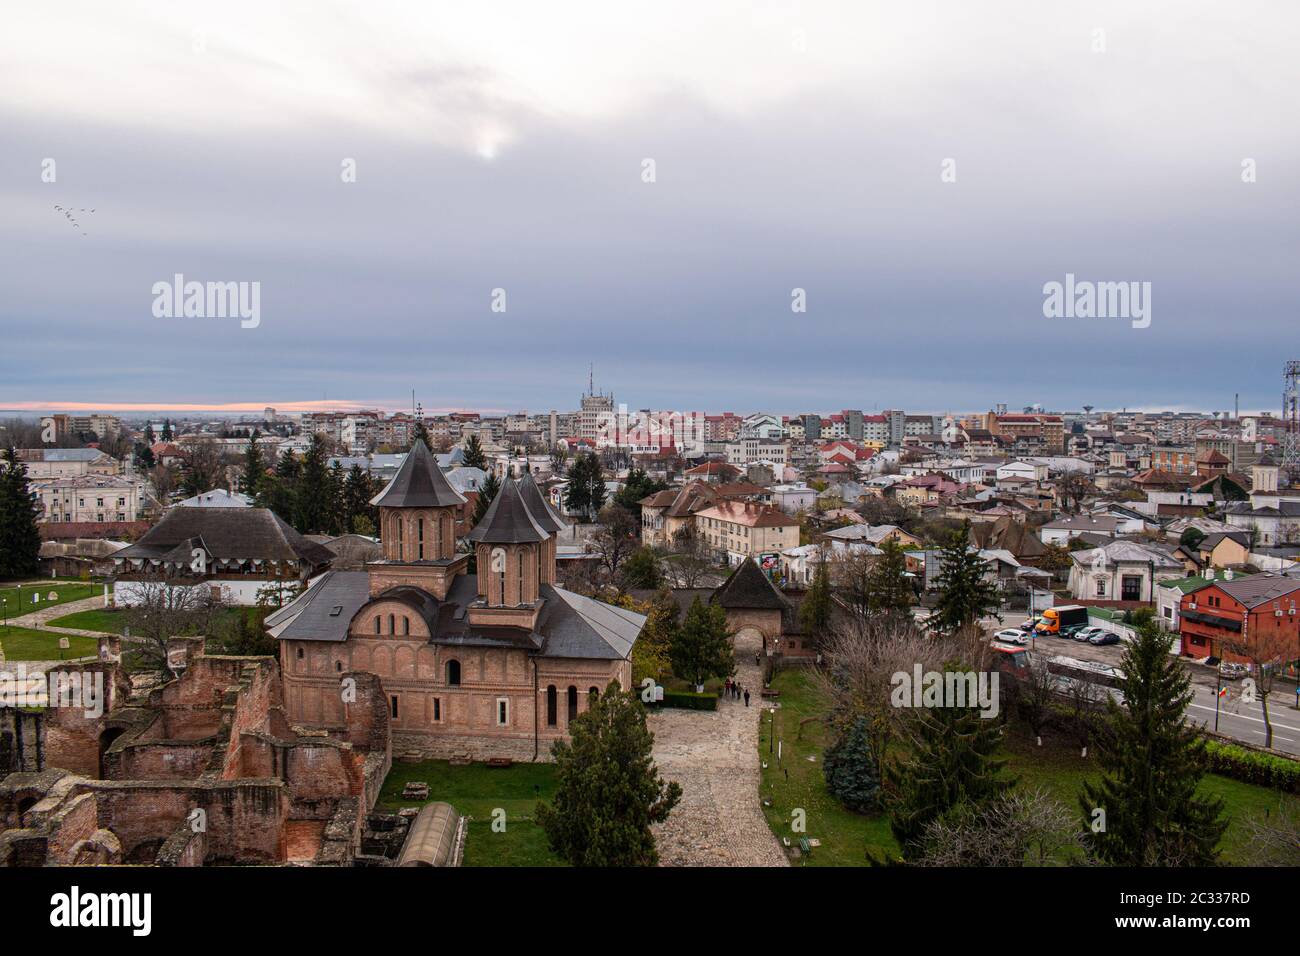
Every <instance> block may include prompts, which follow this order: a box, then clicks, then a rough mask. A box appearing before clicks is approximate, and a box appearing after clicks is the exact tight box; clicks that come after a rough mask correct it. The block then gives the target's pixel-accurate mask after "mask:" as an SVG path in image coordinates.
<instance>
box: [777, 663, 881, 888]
mask: <svg viewBox="0 0 1300 956" xmlns="http://www.w3.org/2000/svg"><path fill="white" fill-rule="evenodd" d="M772 686H773V688H775V689H777V690H779V691H780V692H781V697H780V706H778V707H777V708H776V714H775V715H774V718H775V721H776V739H777V740H778V741H780V742H781V757H782V759H781V764H780V766H778V765H777V761H776V754H775V753H774V752H773V750H772V747H773V745H772V734H771V728H772V720H773V715H770V714H768V713H767V712H766V711H765V712H764V713H763V714H762V719H761V723H760V724H759V740H758V748H759V757H760V759H761V760H762V761H765V762H766V763H767V767H766V768H764V769H763V770H762V772H761V776H762V782H761V784H760V787H759V796H760V797H761V798H762V799H763V800H764V801H770V803H771V805H770V806H764V807H763V814H764V816H766V817H767V823H768V826H770V827H771V828H772V832H773V833H775V834H776V835H777V838H778V839H780V838H783V837H784V838H788V839H789V840H790V842H791V843H796V844H797V842H798V840H799V838H800V837H803V836H807V837H810V838H812V839H816V840H820V841H821V846H819V847H816V848H815V849H814V850H813V852H812V855H811V856H807V857H801V858H800V859H798V860H796V861H795V865H796V866H866V865H867V863H868V861H867V851H868V850H870V851H871V852H872V853H873V854H875V855H876V856H879V857H886V856H891V857H892V856H896V855H897V853H898V844H897V842H896V841H895V840H894V836H893V834H892V833H890V832H889V820H888V818H886V817H885V816H884V815H883V814H877V815H875V816H862V815H860V814H856V813H851V812H849V811H848V810H845V809H844V807H842V806H841V805H840V802H839V801H838V800H836V799H835V798H834V797H832V796H831V795H830V794H829V793H827V792H826V778H825V777H824V776H823V775H822V763H821V758H822V751H823V750H824V749H825V748H826V746H828V745H829V744H830V743H831V741H830V740H829V739H828V737H829V735H828V734H827V733H826V730H825V728H824V727H823V726H822V724H821V722H820V721H813V722H810V723H806V724H804V725H803V728H802V731H801V730H800V726H799V722H800V720H801V719H802V718H805V717H813V716H818V715H820V714H821V713H823V711H824V708H823V707H822V703H821V699H820V695H819V693H818V692H817V691H816V689H815V688H814V687H813V686H812V685H811V683H810V682H809V681H808V676H807V674H806V673H804V672H802V671H799V670H795V669H789V670H784V671H781V672H780V673H779V674H777V675H776V677H775V679H774V680H773V682H772ZM809 757H813V758H815V759H814V760H813V761H809V760H808V758H809ZM796 809H802V810H803V811H805V813H806V815H807V816H806V820H807V827H806V830H805V832H803V833H796V832H794V831H793V830H792V822H793V820H794V816H793V813H794V811H795V810H796Z"/></svg>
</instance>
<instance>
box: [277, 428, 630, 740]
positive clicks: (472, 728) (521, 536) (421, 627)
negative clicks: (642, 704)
mask: <svg viewBox="0 0 1300 956" xmlns="http://www.w3.org/2000/svg"><path fill="white" fill-rule="evenodd" d="M372 504H374V505H376V506H378V508H379V523H380V535H381V538H382V542H383V549H382V557H381V558H380V559H379V560H376V561H372V562H370V563H368V564H367V565H366V566H365V570H362V571H330V572H327V573H326V574H325V575H324V576H323V577H322V578H321V579H320V580H318V581H317V582H316V583H315V584H314V585H313V586H312V587H311V588H310V589H309V590H308V591H307V592H305V593H304V594H303V595H301V596H300V597H299V598H298V599H297V600H295V601H294V602H293V603H291V604H289V605H287V606H286V607H284V608H282V609H281V610H279V611H277V612H276V613H275V614H273V615H271V616H270V617H268V618H267V621H266V626H267V629H268V631H269V633H270V634H271V636H272V637H274V638H276V639H277V640H278V641H279V642H280V662H281V670H282V673H283V683H284V699H285V709H286V711H287V714H288V716H289V719H290V720H291V721H292V722H293V723H295V724H301V725H304V726H307V727H317V728H321V729H336V728H339V727H341V726H343V723H344V706H345V703H344V697H345V696H346V688H345V687H343V686H342V685H341V681H340V677H341V676H342V675H343V674H346V673H347V672H349V671H363V672H369V673H372V674H374V675H376V676H377V677H378V678H379V679H380V681H381V683H382V685H383V689H384V693H385V696H386V697H387V703H388V708H389V717H390V726H391V728H392V738H393V744H392V749H393V754H394V755H395V756H398V755H408V754H409V755H412V756H414V755H417V754H418V755H420V756H422V757H439V758H451V759H454V758H472V759H475V760H484V759H490V758H493V757H508V758H511V759H514V760H545V759H548V758H549V755H550V748H551V743H552V742H553V741H555V740H557V739H560V738H563V737H564V736H565V735H566V734H567V732H568V727H569V723H570V722H571V721H572V720H573V719H574V718H575V717H576V716H577V715H578V714H580V713H582V712H583V711H585V710H586V708H587V704H588V701H589V699H590V695H592V694H595V693H597V692H598V691H600V690H603V689H604V688H605V686H606V685H607V684H608V683H609V682H610V681H611V680H617V681H618V682H619V683H620V684H621V686H622V687H624V688H625V689H626V688H629V687H630V686H631V683H632V664H631V660H630V656H631V652H632V645H633V643H634V642H635V641H636V639H637V636H638V635H639V634H640V633H641V628H642V627H643V626H644V624H645V618H644V616H642V615H640V614H634V613H632V612H630V611H626V610H623V609H621V608H617V607H613V606H611V605H609V604H605V603H603V602H601V601H596V600H593V599H591V598H586V597H582V596H581V595H578V594H574V593H573V592H571V591H566V590H565V589H563V588H560V587H557V586H556V577H555V550H556V548H555V535H556V532H557V531H559V530H560V528H561V527H563V521H562V520H561V519H560V518H559V516H558V515H556V513H555V512H554V510H553V509H552V508H551V507H550V506H549V505H548V504H547V503H546V501H545V499H544V498H543V497H542V494H541V492H540V491H539V490H538V488H537V485H536V483H535V482H534V481H533V478H532V476H531V475H529V474H525V475H524V476H523V477H522V478H518V479H514V478H509V477H508V478H506V479H505V480H504V482H503V483H502V486H501V490H500V491H499V492H498V493H497V496H496V498H495V500H494V501H493V502H492V505H491V506H490V507H489V508H488V510H487V513H486V514H485V515H484V517H483V520H482V521H481V522H479V524H478V525H476V526H475V527H474V528H473V529H472V530H471V531H470V533H469V535H468V536H467V538H468V541H469V542H470V544H471V545H472V547H473V557H474V561H475V565H476V568H477V572H478V573H477V574H470V573H468V567H469V562H470V557H471V555H470V554H469V553H466V552H459V551H457V548H456V533H455V527H456V516H457V515H458V514H459V513H460V509H461V508H462V507H463V506H464V505H465V499H464V498H463V497H462V496H461V495H460V494H459V493H458V492H457V491H456V490H455V489H454V488H453V487H452V486H451V484H450V483H449V482H448V480H447V478H446V476H445V475H444V474H443V472H442V470H441V469H440V468H439V467H438V464H437V461H436V460H435V459H434V456H433V455H432V454H431V453H430V452H429V450H428V448H426V447H425V445H424V444H423V443H422V442H416V444H415V447H414V448H412V449H411V452H410V454H408V455H407V456H406V460H405V461H404V462H403V464H402V467H401V469H400V470H399V471H398V473H397V474H396V475H395V476H394V478H393V480H392V481H391V482H390V483H389V484H388V486H387V487H386V488H385V489H384V490H383V491H382V492H381V493H380V494H379V495H377V496H376V497H375V499H374V500H373V502H372Z"/></svg>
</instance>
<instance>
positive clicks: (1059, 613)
mask: <svg viewBox="0 0 1300 956" xmlns="http://www.w3.org/2000/svg"><path fill="white" fill-rule="evenodd" d="M1076 624H1077V625H1083V626H1084V627H1086V626H1087V625H1088V609H1087V608H1086V607H1084V606H1083V605H1082V604H1065V605H1062V606H1061V607H1049V608H1048V609H1047V610H1046V611H1044V612H1043V619H1042V620H1041V621H1039V622H1038V626H1037V627H1035V628H1034V630H1035V631H1037V632H1038V633H1039V634H1060V633H1061V628H1063V627H1071V626H1073V625H1076Z"/></svg>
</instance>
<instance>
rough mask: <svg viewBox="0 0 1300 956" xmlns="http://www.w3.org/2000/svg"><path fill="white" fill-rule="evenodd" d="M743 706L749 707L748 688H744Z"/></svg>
mask: <svg viewBox="0 0 1300 956" xmlns="http://www.w3.org/2000/svg"><path fill="white" fill-rule="evenodd" d="M745 706H746V707H748V706H749V688H748V687H746V688H745Z"/></svg>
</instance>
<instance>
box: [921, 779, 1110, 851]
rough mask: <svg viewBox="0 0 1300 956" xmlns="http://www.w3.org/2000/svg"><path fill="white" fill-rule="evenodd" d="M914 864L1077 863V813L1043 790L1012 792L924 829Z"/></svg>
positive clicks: (1080, 841)
mask: <svg viewBox="0 0 1300 956" xmlns="http://www.w3.org/2000/svg"><path fill="white" fill-rule="evenodd" d="M923 845H924V847H925V852H924V854H923V855H922V856H921V857H920V859H918V860H917V861H916V862H917V865H918V866H1065V865H1068V864H1071V863H1079V862H1082V859H1083V857H1084V855H1085V854H1084V848H1083V839H1082V834H1081V833H1080V832H1079V829H1078V816H1077V814H1076V813H1074V812H1073V811H1072V810H1070V808H1068V807H1067V806H1066V805H1065V804H1064V803H1062V802H1061V801H1059V800H1057V799H1056V798H1055V797H1053V796H1051V795H1050V794H1048V793H1047V792H1046V791H1045V790H1042V789H1040V788H1035V789H1033V790H1012V791H1009V792H1007V793H1005V794H1003V795H1002V796H999V797H996V798H994V799H993V800H990V801H988V802H986V803H983V804H981V805H979V806H976V807H962V808H959V809H958V810H957V811H956V812H955V813H952V814H949V815H947V816H945V817H943V818H941V819H939V820H936V821H934V822H933V823H931V824H930V825H929V826H927V827H926V829H925V836H924V838H923Z"/></svg>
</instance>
